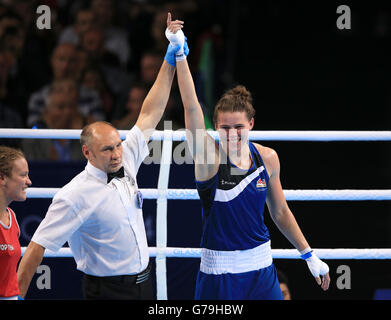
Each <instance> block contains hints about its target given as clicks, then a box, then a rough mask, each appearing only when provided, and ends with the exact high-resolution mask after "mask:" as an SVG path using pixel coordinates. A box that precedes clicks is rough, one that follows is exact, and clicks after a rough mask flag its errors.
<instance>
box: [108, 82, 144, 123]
mask: <svg viewBox="0 0 391 320" xmlns="http://www.w3.org/2000/svg"><path fill="white" fill-rule="evenodd" d="M147 93H148V87H147V86H146V85H145V84H144V83H142V82H138V83H135V84H133V86H132V88H131V89H130V90H129V96H128V101H127V103H126V106H125V108H121V110H120V111H117V115H116V117H117V118H116V119H113V121H112V122H113V125H114V126H115V127H116V128H117V129H119V130H126V129H129V128H132V127H133V125H134V124H135V123H136V121H137V118H138V115H139V113H140V110H141V106H142V104H143V101H144V99H145V97H146V95H147Z"/></svg>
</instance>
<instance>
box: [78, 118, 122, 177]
mask: <svg viewBox="0 0 391 320" xmlns="http://www.w3.org/2000/svg"><path fill="white" fill-rule="evenodd" d="M86 151H87V152H84V154H85V155H86V157H87V159H88V160H89V161H90V163H91V164H92V165H93V166H94V167H96V168H98V169H100V170H102V171H104V172H106V173H109V172H115V171H117V170H119V169H120V168H121V166H122V140H121V137H120V135H119V133H118V131H117V130H116V129H115V128H113V127H111V126H108V125H100V126H97V127H96V128H95V129H94V133H93V138H92V140H91V143H89V146H87V150H86Z"/></svg>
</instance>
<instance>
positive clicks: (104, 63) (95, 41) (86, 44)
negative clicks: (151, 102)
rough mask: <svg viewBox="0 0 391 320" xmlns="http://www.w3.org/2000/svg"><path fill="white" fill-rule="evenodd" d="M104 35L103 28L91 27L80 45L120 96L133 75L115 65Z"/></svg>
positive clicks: (109, 85)
mask: <svg viewBox="0 0 391 320" xmlns="http://www.w3.org/2000/svg"><path fill="white" fill-rule="evenodd" d="M104 37H105V36H104V32H103V31H102V29H100V28H97V27H94V28H91V29H89V30H88V31H86V32H85V33H84V34H83V37H82V39H81V42H80V46H81V48H82V50H84V51H85V52H87V54H88V60H89V62H91V63H94V64H96V65H98V66H99V68H100V69H101V70H102V72H103V74H104V77H105V81H106V83H107V85H108V87H109V88H110V91H111V92H112V93H113V95H114V96H118V95H121V94H124V93H125V92H126V91H127V88H128V86H129V84H130V82H131V76H130V75H129V74H128V73H127V72H126V71H123V70H122V69H121V68H119V67H116V66H115V63H113V54H111V53H110V52H108V51H107V50H106V49H105V48H104ZM154 80H155V79H154Z"/></svg>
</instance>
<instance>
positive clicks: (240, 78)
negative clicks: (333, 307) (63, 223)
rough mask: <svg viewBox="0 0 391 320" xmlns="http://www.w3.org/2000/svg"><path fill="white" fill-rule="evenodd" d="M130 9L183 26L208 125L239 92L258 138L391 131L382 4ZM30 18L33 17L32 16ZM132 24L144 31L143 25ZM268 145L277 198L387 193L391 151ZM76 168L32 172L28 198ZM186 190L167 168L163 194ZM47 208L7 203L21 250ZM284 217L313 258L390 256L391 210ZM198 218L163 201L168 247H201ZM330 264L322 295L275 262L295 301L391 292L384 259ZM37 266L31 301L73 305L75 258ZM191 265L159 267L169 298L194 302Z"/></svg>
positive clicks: (302, 210)
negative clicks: (43, 282) (47, 283)
mask: <svg viewBox="0 0 391 320" xmlns="http://www.w3.org/2000/svg"><path fill="white" fill-rule="evenodd" d="M76 2H78V1H72V3H76ZM47 3H49V4H50V5H53V4H55V3H56V1H47ZM63 3H68V6H64V7H61V6H59V7H58V20H57V23H60V22H61V23H62V25H66V23H70V18H69V16H68V15H67V12H68V11H67V10H69V8H70V4H69V2H67V1H64V2H63ZM120 3H122V1H120ZM130 3H131V5H134V6H140V8H144V7H143V5H146V4H148V5H150V6H151V7H154V6H155V7H160V8H165V9H167V10H168V9H169V10H170V11H171V12H172V13H173V16H174V18H182V19H184V20H185V28H184V32H185V34H186V35H187V37H188V41H189V46H190V56H189V58H188V59H189V62H190V63H191V66H192V71H193V73H194V75H195V79H196V82H197V90H198V94H199V97H200V100H201V101H202V103H203V106H204V108H205V112H206V114H208V112H210V110H211V109H212V108H213V103H215V102H216V99H217V98H218V97H219V95H221V94H222V93H223V92H224V90H226V89H228V88H230V87H232V86H233V85H235V84H238V83H240V84H243V85H245V86H246V87H247V88H248V89H249V90H250V91H251V92H252V94H253V98H254V106H255V108H256V112H257V114H256V120H255V128H254V129H255V130H390V116H391V115H390V102H391V101H390V94H391V90H390V88H391V87H390V80H389V74H390V50H389V42H390V37H391V20H390V18H391V17H390V14H391V11H390V6H389V5H386V6H383V5H382V4H380V2H379V3H378V2H376V1H373V2H372V1H371V2H370V3H368V2H367V3H366V4H363V2H359V1H317V2H316V4H313V3H312V2H310V1H300V2H299V1H296V2H294V1H284V2H283V1H275V0H273V1H271V0H270V1H262V2H258V1H237V0H231V1H218V0H215V1H196V2H194V3H193V1H189V2H188V3H190V4H193V5H194V7H193V9H191V10H189V11H188V12H186V14H183V16H181V15H180V14H178V13H177V12H180V10H179V9H175V8H177V7H175V6H174V5H173V3H172V2H170V3H168V2H165V1H135V2H130ZM178 3H179V2H178ZM37 4H38V2H37ZM57 5H59V4H57ZM339 5H349V7H350V9H351V11H352V21H351V29H350V30H339V29H338V28H337V27H336V20H337V18H338V16H339V15H338V14H337V13H336V9H337V7H338V6H339ZM164 6H165V7H164ZM170 6H172V7H170ZM172 8H174V9H173V10H172ZM61 10H62V11H61ZM175 10H178V11H177V12H176V11H175ZM33 16H34V17H37V16H38V15H36V14H35V12H33ZM147 16H148V15H147ZM140 19H141V18H140ZM140 21H141V22H142V23H144V24H143V25H142V27H143V28H148V27H149V26H150V25H149V24H150V21H151V18H150V17H149V20H148V19H147V18H143V19H141V20H140ZM141 22H140V23H141ZM32 26H34V24H33V25H32ZM52 27H53V28H55V27H56V26H55V25H54V26H52ZM140 28H141V26H140ZM136 29H137V28H136ZM161 32H163V30H161ZM137 49H138V50H139V51H140V52H142V50H143V48H142V47H138V48H137ZM128 68H129V69H131V68H130V67H128ZM135 68H136V67H135ZM38 75H39V74H38ZM35 76H37V75H35ZM38 78H39V77H38ZM180 108H181V106H180V105H179V106H178V110H180ZM4 126H5V127H6V125H4ZM261 143H262V142H261ZM264 145H267V146H270V147H272V148H274V149H275V150H276V151H277V152H278V154H279V158H280V162H281V168H282V169H281V181H282V185H283V188H284V189H389V188H390V187H391V184H390V181H391V179H390V178H391V177H390V160H391V159H390V142H319V143H312V142H265V143H264ZM84 166H85V162H83V161H82V162H74V161H73V162H72V161H66V162H61V161H57V162H53V161H30V177H31V180H32V181H33V186H34V187H61V186H63V185H64V184H65V183H67V182H68V181H69V180H70V179H71V178H72V177H73V176H74V175H76V174H77V173H79V172H80V171H81V170H83V168H84ZM158 170H159V167H158V165H148V166H147V165H143V166H142V167H141V169H140V172H139V176H138V183H139V186H140V187H141V188H156V186H157V177H158ZM193 179H194V174H193V167H192V165H175V164H174V165H173V166H172V167H171V174H170V184H169V187H170V188H194V187H195V186H194V183H193ZM49 204H50V200H47V199H28V200H27V201H26V202H24V203H12V205H11V207H12V208H13V209H14V210H15V211H16V213H17V217H18V220H19V224H20V226H21V228H22V236H21V244H22V246H26V245H27V244H28V241H29V239H30V237H31V235H32V234H33V232H34V230H35V228H36V227H37V226H38V223H39V221H40V219H42V218H43V217H44V215H45V213H46V210H47V207H48V205H49ZM289 206H290V208H291V209H292V211H293V213H294V214H295V217H296V219H297V220H298V223H299V225H300V226H301V228H302V230H303V232H304V234H305V236H306V237H307V239H308V241H309V243H310V244H311V246H312V247H313V248H389V247H390V241H391V232H390V229H391V219H390V213H391V212H390V203H389V202H386V201H380V202H375V201H351V202H340V201H324V202H318V201H316V202H307V201H302V202H300V201H291V202H289ZM144 208H145V209H144V215H145V220H146V226H147V231H148V240H149V244H150V245H151V246H154V245H155V242H154V241H155V234H154V230H155V228H156V226H155V211H156V202H155V201H154V200H146V201H145V206H144ZM200 215H201V211H200V205H199V202H198V201H182V200H175V201H173V200H170V201H169V206H168V246H181V247H199V239H200V233H201V221H200ZM265 217H266V223H267V226H268V227H269V230H270V233H271V238H272V248H292V246H291V245H290V244H289V242H288V241H287V240H286V239H285V238H284V237H283V236H282V235H281V234H280V233H279V231H278V230H277V228H276V227H275V226H274V225H273V223H272V221H271V219H270V217H269V216H268V213H267V212H266V213H265ZM327 263H328V264H329V266H330V275H331V287H330V289H329V291H327V292H322V291H321V289H320V288H319V287H318V286H317V285H316V283H315V281H314V280H313V278H312V276H311V275H310V273H309V271H308V269H307V267H306V265H305V263H304V262H303V261H299V260H280V259H278V260H275V264H276V266H277V268H278V269H280V270H282V271H283V272H284V273H285V274H286V275H287V277H288V279H289V287H290V289H291V292H292V296H293V299H320V300H323V299H324V300H328V299H369V300H370V299H373V298H374V296H375V293H376V290H377V289H391V272H390V262H389V261H387V260H384V261H381V260H354V261H353V260H327ZM42 264H46V265H48V266H49V267H50V270H51V289H42V290H40V289H38V288H37V285H36V280H37V278H38V277H39V275H38V274H36V275H35V277H34V279H33V281H32V283H31V287H30V291H29V293H28V295H27V298H28V299H80V298H81V289H80V287H81V285H80V279H81V273H80V272H79V271H77V270H76V268H75V263H74V261H73V259H70V258H55V259H54V258H45V259H44V260H43V262H42ZM198 265H199V259H193V258H191V259H184V258H183V259H180V258H168V259H167V268H168V270H167V274H168V276H167V283H168V298H169V299H192V297H193V292H194V283H195V277H196V272H197V269H198ZM340 265H347V266H349V267H350V269H351V289H349V290H348V289H345V290H340V289H338V288H337V285H336V281H337V278H338V276H339V274H337V273H336V270H337V268H338V266H340Z"/></svg>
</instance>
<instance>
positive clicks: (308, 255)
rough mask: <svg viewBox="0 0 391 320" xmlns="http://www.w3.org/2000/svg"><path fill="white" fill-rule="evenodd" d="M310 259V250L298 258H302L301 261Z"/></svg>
mask: <svg viewBox="0 0 391 320" xmlns="http://www.w3.org/2000/svg"><path fill="white" fill-rule="evenodd" d="M311 257H312V250H311V251H310V252H307V253H305V254H302V255H301V256H300V258H302V259H303V260H305V259H308V258H311Z"/></svg>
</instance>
